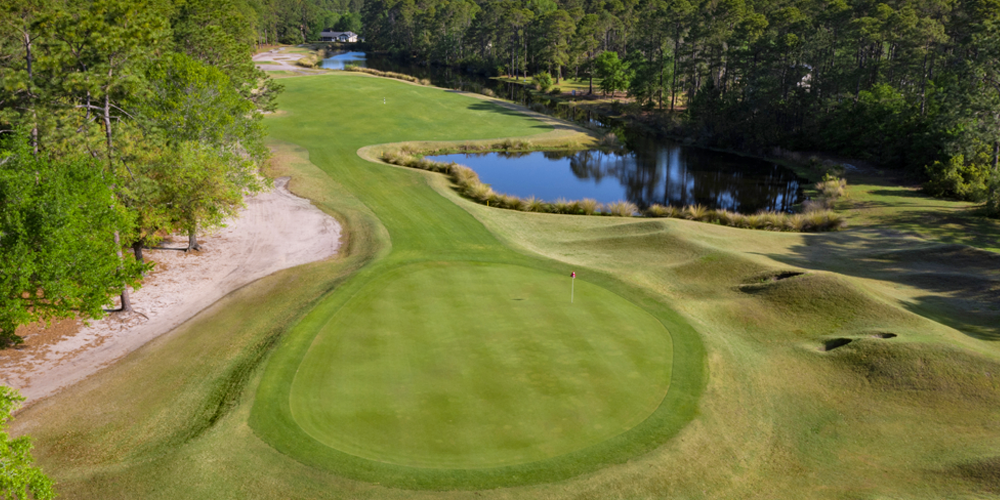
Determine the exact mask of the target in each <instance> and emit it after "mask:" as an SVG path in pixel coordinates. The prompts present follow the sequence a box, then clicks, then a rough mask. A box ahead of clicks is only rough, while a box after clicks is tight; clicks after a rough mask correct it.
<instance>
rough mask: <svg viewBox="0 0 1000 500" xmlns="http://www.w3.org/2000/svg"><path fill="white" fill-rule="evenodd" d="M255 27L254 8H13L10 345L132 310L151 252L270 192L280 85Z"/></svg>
mask: <svg viewBox="0 0 1000 500" xmlns="http://www.w3.org/2000/svg"><path fill="white" fill-rule="evenodd" d="M258 7H259V6H258ZM257 19H259V18H258V15H257V14H256V12H255V11H254V5H253V4H251V3H247V2H241V1H240V0H228V1H226V0H221V1H220V0H184V1H176V2H173V1H170V0H163V1H157V0H138V1H136V0H92V1H84V2H64V1H61V0H16V1H14V2H7V3H4V5H3V7H0V82H2V85H0V289H2V291H0V294H2V297H3V299H2V303H0V346H2V345H5V344H8V343H11V342H13V343H17V342H20V339H19V338H17V337H16V335H15V330H16V328H17V327H18V326H19V325H22V324H25V323H28V322H31V321H35V320H37V319H46V318H58V317H67V316H71V315H74V314H78V315H81V316H83V317H99V316H101V315H102V314H103V312H104V310H105V308H106V307H108V306H109V305H110V300H109V298H110V297H112V296H114V295H117V294H120V295H121V309H122V310H126V311H128V310H130V308H131V304H130V300H129V295H128V288H127V287H128V286H135V285H137V284H138V282H139V280H140V277H141V275H142V273H143V272H144V271H146V270H148V268H149V266H148V265H146V264H144V262H143V258H142V250H143V248H146V247H150V246H155V245H157V244H158V243H159V241H160V239H161V238H162V237H163V236H165V235H168V234H171V233H178V232H179V233H182V234H187V235H188V236H189V241H190V243H189V247H190V248H196V247H197V240H196V234H197V232H198V231H199V230H200V229H204V228H208V227H212V226H217V225H219V224H221V223H222V221H223V220H224V219H226V218H227V217H229V216H231V215H233V214H234V213H236V211H237V210H238V209H239V208H240V207H241V206H242V205H243V199H244V196H245V195H247V194H250V193H254V192H256V191H258V190H260V189H261V188H263V187H264V186H265V184H266V182H267V181H266V178H265V177H264V176H263V175H261V174H262V172H261V170H262V168H263V167H264V165H265V160H266V158H267V156H268V150H267V148H266V147H265V146H264V142H263V139H264V129H263V126H262V118H263V113H264V112H266V111H269V110H272V109H273V107H274V97H275V95H276V93H277V92H278V91H279V90H280V87H279V86H278V85H276V84H275V83H274V82H272V81H271V80H270V79H269V78H268V77H267V76H266V75H265V74H264V73H263V72H262V71H260V70H258V69H257V68H256V67H255V66H254V64H253V61H252V60H251V55H252V51H253V48H254V44H255V42H256V41H257V36H258V33H257V31H256V28H255V26H256V22H257ZM128 249H131V250H132V251H131V252H130V251H128ZM123 250H125V251H124V252H123Z"/></svg>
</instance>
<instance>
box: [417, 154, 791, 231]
mask: <svg viewBox="0 0 1000 500" xmlns="http://www.w3.org/2000/svg"><path fill="white" fill-rule="evenodd" d="M637 146H638V147H637ZM431 159H434V160H437V161H446V162H451V161H454V162H457V163H460V164H463V165H467V166H469V167H472V169H473V170H475V171H476V172H477V173H478V174H479V178H480V180H482V181H483V182H485V183H487V184H490V185H491V186H492V187H493V190H494V191H497V192H500V193H506V194H513V195H517V196H520V197H529V196H534V197H536V198H539V199H542V200H545V201H550V202H551V201H555V200H557V199H559V198H564V199H567V200H578V199H582V198H593V199H595V200H597V201H599V202H602V203H609V202H614V201H618V200H628V201H631V202H633V203H635V204H636V205H639V207H640V208H645V207H648V206H649V205H652V204H654V203H659V204H661V205H674V206H684V205H694V204H701V205H705V206H707V207H710V208H724V209H727V210H731V211H735V212H741V213H754V212H757V211H760V210H772V211H779V212H787V211H791V209H792V206H793V205H795V204H796V203H798V202H799V201H800V200H799V198H800V195H801V187H800V181H799V179H798V178H797V177H795V175H794V174H791V173H790V172H789V171H788V170H787V169H785V168H783V167H780V166H778V165H775V164H772V163H768V162H765V161H761V160H756V159H752V158H744V157H741V156H737V155H732V154H726V153H719V152H715V151H708V150H704V149H699V148H692V147H686V146H682V145H678V144H675V143H670V142H667V141H650V143H647V144H642V145H633V146H632V147H631V148H630V149H629V150H628V151H625V152H621V153H607V152H602V151H599V150H591V151H578V152H566V151H558V152H533V153H527V154H517V153H515V154H508V153H486V154H452V155H440V156H434V157H431Z"/></svg>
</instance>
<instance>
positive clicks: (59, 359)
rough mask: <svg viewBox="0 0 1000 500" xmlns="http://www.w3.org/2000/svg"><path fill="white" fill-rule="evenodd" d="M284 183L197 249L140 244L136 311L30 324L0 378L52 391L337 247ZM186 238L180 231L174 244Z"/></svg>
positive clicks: (2, 358) (327, 220)
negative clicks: (148, 263)
mask: <svg viewBox="0 0 1000 500" xmlns="http://www.w3.org/2000/svg"><path fill="white" fill-rule="evenodd" d="M287 185H288V178H287V177H283V178H281V179H277V180H276V181H275V189H274V190H272V191H270V192H267V193H262V194H260V195H258V196H256V197H254V198H251V199H249V200H247V207H246V209H244V210H243V211H242V212H241V214H240V217H239V218H237V219H236V220H234V221H231V222H230V223H229V224H228V227H226V228H223V229H222V230H220V231H217V232H216V234H214V235H210V236H207V237H205V238H203V239H201V240H199V242H200V243H201V245H202V251H201V252H196V253H184V252H179V251H176V250H149V251H147V252H144V253H145V257H146V258H147V259H149V260H152V261H154V262H156V263H157V269H156V270H155V271H154V272H153V273H152V274H151V275H150V276H149V277H147V279H146V282H145V284H144V285H143V287H142V288H141V289H139V290H137V291H136V292H135V293H134V294H133V295H132V304H133V307H134V308H135V313H132V314H112V315H110V316H108V317H106V318H105V319H103V320H101V321H95V322H91V324H90V326H88V327H84V326H79V327H76V325H74V322H73V321H70V322H63V323H61V324H59V326H58V327H57V328H56V329H55V330H58V331H60V332H61V333H59V334H52V335H48V334H46V333H43V332H35V333H33V334H30V335H29V336H28V337H27V339H26V344H27V345H26V346H24V347H23V348H22V349H19V350H16V351H14V350H8V351H0V384H2V385H9V386H12V387H16V388H18V389H20V390H21V393H22V394H24V396H26V397H27V398H28V400H29V402H30V401H31V400H36V399H39V398H43V397H45V396H48V395H51V394H53V393H55V392H57V391H58V390H60V389H62V388H63V387H66V386H68V385H70V384H73V383H75V382H78V381H80V380H82V379H83V378H85V377H87V376H88V375H90V374H92V373H94V372H96V371H97V370H99V369H101V368H102V367H104V366H106V365H108V364H110V363H112V362H114V361H115V360H117V359H119V358H121V357H122V356H124V355H126V354H128V353H129V352H132V351H134V350H135V349H138V348H139V347H140V346H142V345H143V344H145V343H146V342H149V341H150V340H152V339H154V338H156V337H158V336H160V335H162V334H164V333H166V332H169V331H170V330H172V329H174V328H176V327H177V326H178V325H180V324H181V323H183V322H184V321H186V320H188V319H189V318H191V317H192V316H194V315H195V314H197V313H198V312H199V311H201V310H202V309H204V308H206V307H208V306H209V305H211V304H212V303H214V302H215V301H217V300H219V299H220V298H222V297H223V296H225V295H226V294H228V293H229V292H232V291H233V290H236V289H237V288H240V287H242V286H243V285H246V284H248V283H250V282H252V281H254V280H257V279H259V278H262V277H264V276H267V275H269V274H271V273H274V272H276V271H280V270H282V269H287V268H289V267H294V266H298V265H301V264H306V263H308V262H314V261H317V260H323V259H326V258H329V257H331V256H333V255H335V254H336V253H337V248H338V247H339V246H340V225H339V224H337V221H336V220H335V219H334V218H332V217H330V216H329V215H327V214H325V213H323V212H322V211H320V210H319V209H318V208H316V207H314V206H312V204H310V203H309V201H308V200H305V199H303V198H299V197H297V196H295V195H293V194H291V193H290V192H289V191H288V189H287ZM186 241H187V240H186V239H183V238H181V239H178V243H177V244H176V246H184V245H185V244H186ZM165 246H174V245H171V244H170V243H165ZM50 330H52V329H50Z"/></svg>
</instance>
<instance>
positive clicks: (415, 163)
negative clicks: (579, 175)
mask: <svg viewBox="0 0 1000 500" xmlns="http://www.w3.org/2000/svg"><path fill="white" fill-rule="evenodd" d="M530 148H531V143H530V142H528V141H521V140H518V139H505V140H504V141H501V142H497V143H494V144H488V145H464V146H459V149H460V150H464V151H472V150H475V151H481V150H505V151H518V150H522V149H530ZM435 153H436V152H435ZM417 155H418V152H417V151H415V150H413V149H411V148H408V147H404V148H401V149H399V150H396V151H386V152H383V153H382V154H381V156H380V157H379V158H380V159H381V160H382V161H384V162H386V163H390V164H392V165H399V166H402V167H409V168H416V169H420V170H427V171H430V172H439V173H443V174H446V175H448V176H449V177H450V178H451V180H452V181H453V182H454V183H455V185H456V187H457V191H458V192H460V193H462V195H463V196H465V197H466V198H468V199H470V200H474V201H476V202H478V203H483V204H487V205H489V206H491V207H497V208H505V209H508V210H518V211H522V212H539V213H554V214H571V215H611V216H615V217H634V216H636V215H645V216H646V217H671V218H682V219H688V220H693V221H698V222H709V223H716V224H721V225H724V226H733V227H740V228H744V229H766V230H770V231H836V230H838V229H840V228H841V227H843V225H844V220H843V218H842V217H841V216H839V215H837V214H835V213H833V212H831V211H829V210H821V211H819V210H818V211H812V212H809V213H807V214H785V213H779V212H759V213H756V214H752V215H743V214H738V213H734V212H729V211H727V210H712V209H709V208H708V207H706V206H704V205H700V204H698V205H689V206H687V207H684V208H676V207H671V206H663V205H652V206H650V207H649V208H647V209H646V210H645V211H640V210H639V207H638V206H636V204H635V203H632V202H630V201H624V200H620V201H616V202H614V203H608V204H607V205H602V204H601V203H598V202H597V200H594V199H590V198H585V199H582V200H578V201H568V200H566V199H562V198H560V199H559V200H557V201H556V202H555V203H546V202H545V201H544V200H540V199H538V198H535V197H534V196H532V197H529V198H525V199H522V198H519V197H517V196H513V195H509V194H503V193H497V192H495V191H493V188H491V187H490V186H489V184H485V183H483V182H482V181H481V180H480V179H479V174H477V173H476V171H475V170H472V169H471V168H469V167H466V166H464V165H459V164H457V163H454V162H451V163H444V162H438V161H433V160H429V159H427V158H423V157H420V156H417Z"/></svg>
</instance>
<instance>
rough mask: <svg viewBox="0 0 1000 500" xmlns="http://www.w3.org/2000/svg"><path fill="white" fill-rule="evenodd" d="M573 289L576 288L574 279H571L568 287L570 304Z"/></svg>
mask: <svg viewBox="0 0 1000 500" xmlns="http://www.w3.org/2000/svg"><path fill="white" fill-rule="evenodd" d="M574 288H576V278H573V279H572V280H571V281H570V285H569V303H570V304H572V303H573V292H574V291H575V290H574Z"/></svg>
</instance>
